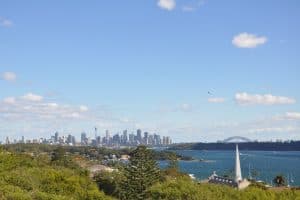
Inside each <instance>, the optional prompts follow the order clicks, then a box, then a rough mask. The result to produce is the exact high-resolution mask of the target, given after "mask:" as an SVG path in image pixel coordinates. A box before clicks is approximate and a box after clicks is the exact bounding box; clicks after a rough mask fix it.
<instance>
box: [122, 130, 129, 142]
mask: <svg viewBox="0 0 300 200" xmlns="http://www.w3.org/2000/svg"><path fill="white" fill-rule="evenodd" d="M127 142H128V136H127V130H124V131H123V135H122V144H127Z"/></svg>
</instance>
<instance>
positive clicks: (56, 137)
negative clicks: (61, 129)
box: [54, 132, 59, 143]
mask: <svg viewBox="0 0 300 200" xmlns="http://www.w3.org/2000/svg"><path fill="white" fill-rule="evenodd" d="M58 140H59V136H58V132H55V135H54V142H55V143H58Z"/></svg>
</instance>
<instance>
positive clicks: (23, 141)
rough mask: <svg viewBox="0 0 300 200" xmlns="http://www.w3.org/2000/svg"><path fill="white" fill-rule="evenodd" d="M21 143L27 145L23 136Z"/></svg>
mask: <svg viewBox="0 0 300 200" xmlns="http://www.w3.org/2000/svg"><path fill="white" fill-rule="evenodd" d="M21 143H23V144H24V143H25V138H24V136H22V140H21Z"/></svg>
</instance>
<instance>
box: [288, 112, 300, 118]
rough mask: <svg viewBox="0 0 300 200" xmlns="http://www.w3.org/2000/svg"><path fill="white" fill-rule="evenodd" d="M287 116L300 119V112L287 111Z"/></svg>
mask: <svg viewBox="0 0 300 200" xmlns="http://www.w3.org/2000/svg"><path fill="white" fill-rule="evenodd" d="M286 117H287V118H288V119H300V113H298V112H287V113H286Z"/></svg>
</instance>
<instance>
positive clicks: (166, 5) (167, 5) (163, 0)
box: [157, 0, 176, 11]
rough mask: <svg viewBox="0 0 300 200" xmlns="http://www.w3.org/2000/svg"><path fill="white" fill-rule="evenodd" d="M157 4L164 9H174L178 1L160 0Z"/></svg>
mask: <svg viewBox="0 0 300 200" xmlns="http://www.w3.org/2000/svg"><path fill="white" fill-rule="evenodd" d="M157 5H158V6H159V7H160V8H161V9H164V10H169V11H171V10H174V9H175V7H176V2H175V0H159V1H158V2H157Z"/></svg>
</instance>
